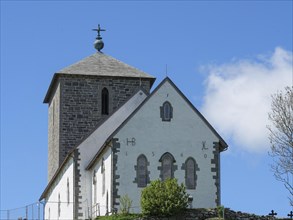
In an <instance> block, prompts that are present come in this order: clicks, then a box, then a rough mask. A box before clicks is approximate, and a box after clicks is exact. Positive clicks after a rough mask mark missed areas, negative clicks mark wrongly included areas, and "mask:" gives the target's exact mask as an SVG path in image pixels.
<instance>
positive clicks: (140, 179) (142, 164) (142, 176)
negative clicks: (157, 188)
mask: <svg viewBox="0 0 293 220" xmlns="http://www.w3.org/2000/svg"><path fill="white" fill-rule="evenodd" d="M147 165H148V161H147V158H146V156H145V155H143V154H142V155H140V156H139V157H138V158H137V167H136V179H137V186H138V187H146V186H147V183H148V169H147Z"/></svg>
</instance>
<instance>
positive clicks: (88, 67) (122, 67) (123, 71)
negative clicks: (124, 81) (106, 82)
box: [57, 52, 154, 79]
mask: <svg viewBox="0 0 293 220" xmlns="http://www.w3.org/2000/svg"><path fill="white" fill-rule="evenodd" d="M57 73H62V74H78V75H93V76H120V77H140V78H151V79H154V77H153V76H151V75H149V74H147V73H145V72H142V71H141V70H138V69H136V68H134V67H132V66H129V65H127V64H125V63H123V62H121V61H119V60H117V59H115V58H113V57H111V56H108V55H106V54H104V53H101V52H97V53H95V54H93V55H91V56H88V57H86V58H84V59H82V60H80V61H78V62H77V63H74V64H72V65H70V66H68V67H65V68H64V69H61V70H59V71H58V72H57Z"/></svg>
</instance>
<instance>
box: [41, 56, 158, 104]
mask: <svg viewBox="0 0 293 220" xmlns="http://www.w3.org/2000/svg"><path fill="white" fill-rule="evenodd" d="M60 75H89V76H108V77H109V76H110V77H130V78H132V77H133V78H147V79H150V81H151V85H152V84H153V82H154V81H155V77H153V76H151V75H149V74H147V73H145V72H143V71H141V70H139V69H137V68H135V67H132V66H129V65H127V64H125V63H123V62H121V61H119V60H117V59H115V58H113V57H111V56H108V55H105V54H104V53H101V52H97V53H95V54H93V55H91V56H88V57H86V58H84V59H82V60H80V61H78V62H76V63H74V64H72V65H70V66H68V67H65V68H63V69H61V70H59V71H57V72H56V73H55V75H54V77H53V79H52V82H51V84H50V87H49V89H48V91H47V94H46V97H45V99H44V103H48V102H49V99H50V94H51V90H52V89H53V87H54V83H55V81H56V79H57V78H58V76H60Z"/></svg>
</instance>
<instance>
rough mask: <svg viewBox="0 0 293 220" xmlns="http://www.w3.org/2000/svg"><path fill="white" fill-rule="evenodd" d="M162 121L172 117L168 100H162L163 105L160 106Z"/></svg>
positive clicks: (171, 109)
mask: <svg viewBox="0 0 293 220" xmlns="http://www.w3.org/2000/svg"><path fill="white" fill-rule="evenodd" d="M160 110H161V118H162V121H171V119H172V118H173V107H172V105H171V103H170V102H168V101H166V102H164V104H163V106H161V107H160Z"/></svg>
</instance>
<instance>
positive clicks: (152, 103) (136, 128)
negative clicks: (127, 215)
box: [115, 81, 219, 212]
mask: <svg viewBox="0 0 293 220" xmlns="http://www.w3.org/2000/svg"><path fill="white" fill-rule="evenodd" d="M165 101H169V102H170V103H171V105H172V107H173V118H172V119H171V121H170V122H167V121H162V119H161V117H160V107H161V106H162V105H163V103H164V102H165ZM115 138H118V141H119V142H120V149H119V151H120V152H118V153H117V155H118V161H117V168H118V170H117V173H116V174H117V175H119V176H120V178H119V179H118V182H119V186H118V195H120V196H123V195H128V196H129V197H130V198H131V199H132V201H133V208H132V211H133V212H139V211H140V195H141V190H142V188H138V187H137V183H134V181H135V177H136V170H135V165H136V163H137V158H138V156H139V155H141V154H144V155H145V156H146V157H147V160H148V162H149V166H148V167H147V168H148V171H149V172H150V174H149V177H150V180H156V179H159V178H160V170H159V169H158V167H160V166H161V163H160V162H159V160H160V158H161V156H162V155H163V154H164V153H166V152H169V153H171V154H172V155H173V157H174V158H175V160H176V163H175V164H174V165H176V166H177V169H176V170H175V172H174V177H175V178H176V179H178V182H179V183H185V170H182V165H183V164H184V163H185V161H186V159H187V158H188V157H192V158H194V159H195V161H196V163H197V164H198V167H199V171H196V175H197V181H196V189H195V190H187V192H188V193H189V194H190V195H192V197H193V198H194V199H193V204H192V205H193V207H198V208H212V207H215V206H216V205H217V204H216V197H217V196H216V193H217V187H216V186H215V179H213V175H215V174H214V173H212V172H211V168H215V164H212V163H211V160H212V159H213V158H214V153H213V151H214V145H213V142H218V141H219V139H218V138H217V137H216V135H215V134H214V133H213V132H212V131H211V130H210V128H209V127H208V126H207V125H206V124H205V123H204V122H203V120H202V118H201V117H199V116H198V115H197V114H196V113H195V112H194V110H193V109H192V108H191V107H190V106H189V105H188V104H187V102H186V101H185V100H184V99H183V98H182V97H181V96H180V95H179V94H178V93H177V91H176V90H175V89H174V88H173V87H172V86H171V84H170V83H169V82H168V81H167V82H166V83H165V84H163V85H162V86H161V88H160V89H159V90H158V91H157V92H156V93H155V94H154V95H153V96H152V97H151V98H150V99H149V100H148V101H147V102H146V103H145V104H144V105H143V106H142V107H141V108H140V110H139V111H138V112H137V113H136V114H135V115H134V116H133V117H132V118H131V119H130V120H129V121H128V122H127V123H126V124H125V126H124V127H123V128H122V129H121V130H120V131H119V132H118V133H117V135H116V136H115ZM131 140H134V141H135V143H134V144H132V142H129V141H131ZM203 143H205V149H203Z"/></svg>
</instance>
